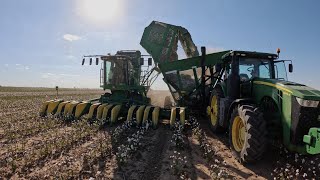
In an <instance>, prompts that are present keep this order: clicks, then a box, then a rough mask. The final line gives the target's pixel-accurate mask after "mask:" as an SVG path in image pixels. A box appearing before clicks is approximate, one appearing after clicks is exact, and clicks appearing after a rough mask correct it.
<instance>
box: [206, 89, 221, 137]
mask: <svg viewBox="0 0 320 180" xmlns="http://www.w3.org/2000/svg"><path fill="white" fill-rule="evenodd" d="M221 97H223V93H222V91H221V89H219V88H216V89H214V90H213V92H212V95H211V97H210V101H209V106H208V107H207V111H208V112H207V113H208V116H209V123H210V128H211V130H212V131H213V132H217V133H222V132H225V130H226V129H225V128H224V127H222V126H220V125H219V120H220V110H219V109H220V98H221Z"/></svg>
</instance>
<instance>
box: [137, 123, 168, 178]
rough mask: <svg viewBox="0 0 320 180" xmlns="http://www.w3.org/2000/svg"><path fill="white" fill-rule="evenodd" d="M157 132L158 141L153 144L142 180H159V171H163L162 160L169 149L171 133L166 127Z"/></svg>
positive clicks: (141, 175) (141, 176) (147, 157)
mask: <svg viewBox="0 0 320 180" xmlns="http://www.w3.org/2000/svg"><path fill="white" fill-rule="evenodd" d="M155 131H156V135H155V137H156V139H155V140H156V141H155V142H153V144H154V145H153V147H152V149H151V151H150V152H149V153H148V154H147V156H146V159H147V162H146V163H145V169H144V171H143V173H141V174H140V178H141V179H158V178H159V176H160V173H161V172H160V171H159V169H162V166H163V164H162V159H163V158H164V156H165V155H166V154H165V152H166V149H167V148H168V143H169V137H170V135H171V133H170V132H168V130H166V129H165V127H164V126H161V127H160V128H158V129H157V130H155Z"/></svg>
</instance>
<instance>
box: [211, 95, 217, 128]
mask: <svg viewBox="0 0 320 180" xmlns="http://www.w3.org/2000/svg"><path fill="white" fill-rule="evenodd" d="M210 119H211V124H212V125H213V126H215V125H216V124H217V119H218V99H217V96H212V98H211V104H210Z"/></svg>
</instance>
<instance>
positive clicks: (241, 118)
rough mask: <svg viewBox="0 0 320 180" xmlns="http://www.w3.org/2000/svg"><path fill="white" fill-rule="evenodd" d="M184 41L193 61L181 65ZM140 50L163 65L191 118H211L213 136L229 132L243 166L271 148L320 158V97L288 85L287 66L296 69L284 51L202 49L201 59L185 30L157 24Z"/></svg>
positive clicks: (148, 31) (179, 103)
mask: <svg viewBox="0 0 320 180" xmlns="http://www.w3.org/2000/svg"><path fill="white" fill-rule="evenodd" d="M178 41H180V42H181V44H182V46H183V49H184V50H185V52H186V54H187V57H188V58H187V59H181V60H178V57H177V55H176V54H177V53H176V52H177V42H178ZM140 44H141V45H142V46H143V47H144V48H145V49H146V51H147V52H148V53H149V54H151V55H152V57H153V58H154V61H155V62H157V63H158V67H159V69H160V70H161V72H162V74H163V76H164V79H163V80H164V81H165V82H166V83H167V85H168V87H169V90H170V92H171V94H172V96H173V98H174V100H175V103H176V105H177V106H182V107H186V108H187V109H188V111H187V112H186V113H187V114H194V115H199V114H200V115H207V117H208V120H209V124H210V127H211V129H212V131H214V132H216V133H222V132H228V134H229V141H230V147H231V150H232V152H233V154H234V155H235V156H236V157H237V158H238V159H239V161H241V162H254V161H257V160H259V159H261V158H262V157H263V154H264V152H265V150H266V148H267V144H268V143H271V142H280V143H281V144H283V145H284V146H285V147H286V148H287V149H289V150H290V151H293V152H298V153H302V154H319V153H320V105H319V102H320V91H318V90H315V89H312V88H310V87H307V86H305V85H303V84H299V83H294V82H290V81H288V79H287V72H286V62H289V64H288V65H289V66H288V70H289V72H292V71H293V66H292V63H291V61H288V60H279V59H278V58H279V53H280V50H278V53H277V54H273V53H260V52H250V51H232V50H228V51H222V52H216V53H211V54H206V49H205V47H202V48H201V56H199V53H198V51H197V48H196V46H195V45H194V44H193V42H192V40H191V36H190V34H189V33H188V31H187V30H186V29H185V28H183V27H180V26H174V25H170V24H166V23H161V22H156V21H153V22H152V23H151V24H150V25H149V26H148V27H146V28H145V31H144V34H143V37H142V39H141V43H140ZM171 115H172V113H171ZM170 121H174V118H171V120H170Z"/></svg>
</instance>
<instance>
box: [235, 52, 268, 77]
mask: <svg viewBox="0 0 320 180" xmlns="http://www.w3.org/2000/svg"><path fill="white" fill-rule="evenodd" d="M270 67H271V62H270V60H268V59H258V58H240V60H239V75H240V81H241V82H245V81H249V80H251V79H252V78H255V77H259V78H271V68H270Z"/></svg>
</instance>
